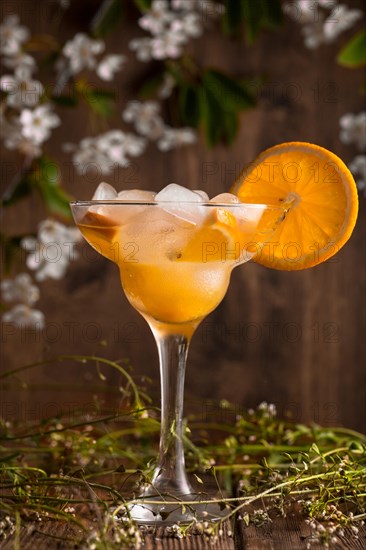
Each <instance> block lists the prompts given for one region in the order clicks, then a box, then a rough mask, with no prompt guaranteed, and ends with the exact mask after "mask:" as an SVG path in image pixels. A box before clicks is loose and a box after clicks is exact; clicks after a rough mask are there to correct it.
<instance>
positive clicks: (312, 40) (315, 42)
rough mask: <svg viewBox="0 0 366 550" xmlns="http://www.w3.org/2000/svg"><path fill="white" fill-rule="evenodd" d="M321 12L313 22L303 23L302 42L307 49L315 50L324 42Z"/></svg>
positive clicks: (322, 15) (323, 18)
mask: <svg viewBox="0 0 366 550" xmlns="http://www.w3.org/2000/svg"><path fill="white" fill-rule="evenodd" d="M324 20H325V16H324V14H323V13H321V14H320V15H319V18H318V20H317V21H316V22H315V23H312V24H308V25H304V26H303V28H302V29H301V33H302V34H303V35H304V44H305V46H306V47H307V48H309V50H315V49H316V48H318V47H319V46H320V45H321V44H324V42H325V35H324Z"/></svg>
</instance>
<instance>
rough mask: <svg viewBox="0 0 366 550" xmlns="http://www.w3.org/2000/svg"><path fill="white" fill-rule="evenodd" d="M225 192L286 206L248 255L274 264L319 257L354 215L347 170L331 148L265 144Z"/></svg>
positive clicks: (313, 261)
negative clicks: (274, 228) (255, 250)
mask: <svg viewBox="0 0 366 550" xmlns="http://www.w3.org/2000/svg"><path fill="white" fill-rule="evenodd" d="M231 192H232V193H234V194H236V195H237V196H238V198H239V199H240V200H241V201H242V202H247V203H259V204H261V203H263V204H272V205H285V206H286V205H288V208H285V212H286V216H285V219H284V221H283V222H282V223H281V224H280V226H279V228H278V229H277V231H276V232H275V234H274V236H273V237H271V239H270V240H269V241H268V242H267V244H266V245H265V246H264V247H263V248H262V249H261V250H260V252H259V253H258V254H257V255H256V256H255V257H254V258H253V259H254V260H255V261H256V262H257V263H260V264H262V265H265V266H267V267H271V268H275V269H283V270H298V269H305V268H308V267H313V266H315V265H317V264H320V263H321V262H324V261H325V260H327V259H328V258H330V257H331V256H333V255H334V254H336V253H337V252H338V251H339V250H340V248H341V247H342V246H343V245H344V244H345V243H346V242H347V241H348V239H349V238H350V236H351V234H352V231H353V228H354V226H355V223H356V219H357V212H358V196H357V187H356V184H355V181H354V179H353V176H352V174H351V172H350V171H349V169H348V168H347V166H346V165H345V164H344V162H343V161H342V160H341V159H340V158H339V157H337V156H336V155H335V154H334V153H332V152H330V151H328V150H327V149H324V148H323V147H319V146H318V145H313V144H311V143H302V142H290V143H282V144H280V145H276V146H275V147H271V148H270V149H267V150H266V151H264V152H263V153H261V154H260V155H259V156H258V157H257V159H256V160H255V161H254V162H253V163H252V164H250V165H249V166H248V167H247V168H246V169H245V170H244V171H243V172H242V174H241V175H240V176H239V178H238V179H237V181H236V182H235V183H234V185H233V187H232V189H231Z"/></svg>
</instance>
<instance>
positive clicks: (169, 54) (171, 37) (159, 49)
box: [151, 28, 187, 59]
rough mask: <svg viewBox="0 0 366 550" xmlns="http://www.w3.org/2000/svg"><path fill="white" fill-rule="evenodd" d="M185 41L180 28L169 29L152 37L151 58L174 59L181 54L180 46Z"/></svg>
mask: <svg viewBox="0 0 366 550" xmlns="http://www.w3.org/2000/svg"><path fill="white" fill-rule="evenodd" d="M186 41H187V40H186V35H185V34H184V33H183V32H182V30H178V29H175V30H174V28H173V29H170V30H168V31H167V32H165V33H164V34H161V35H157V36H156V37H155V38H153V39H152V41H151V49H152V51H151V55H152V57H153V59H167V58H172V59H176V58H177V57H179V56H180V55H181V54H182V46H183V44H185V43H186Z"/></svg>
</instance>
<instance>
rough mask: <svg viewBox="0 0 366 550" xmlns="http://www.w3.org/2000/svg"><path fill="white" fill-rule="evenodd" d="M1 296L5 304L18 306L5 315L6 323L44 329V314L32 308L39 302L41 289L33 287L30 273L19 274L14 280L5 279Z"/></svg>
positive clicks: (2, 283)
mask: <svg viewBox="0 0 366 550" xmlns="http://www.w3.org/2000/svg"><path fill="white" fill-rule="evenodd" d="M1 295H2V299H3V300H4V302H8V303H15V304H16V305H14V306H13V307H12V308H11V309H10V310H8V311H6V312H5V313H4V315H3V321H4V323H12V324H14V325H15V326H17V327H20V328H25V327H32V328H36V329H38V330H41V329H42V328H43V327H44V315H43V313H42V312H41V311H39V310H38V309H34V308H33V307H32V306H33V305H34V304H35V303H36V302H37V301H38V300H39V288H38V287H36V286H35V285H33V283H32V279H31V277H30V275H29V274H28V273H19V275H17V276H16V277H15V278H14V279H4V280H3V281H2V282H1Z"/></svg>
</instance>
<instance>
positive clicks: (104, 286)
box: [1, 0, 366, 430]
mask: <svg viewBox="0 0 366 550" xmlns="http://www.w3.org/2000/svg"><path fill="white" fill-rule="evenodd" d="M347 4H348V5H349V6H354V7H359V8H361V9H362V8H363V2H362V1H361V0H348V1H347ZM49 5H50V2H47V1H46V0H42V1H38V2H29V1H28V0H22V1H18V0H13V1H11V0H5V1H4V2H2V6H1V11H2V15H4V14H6V13H9V12H17V13H20V14H21V15H22V22H23V23H24V24H27V25H29V26H31V28H32V30H33V31H35V32H43V33H45V32H58V33H59V36H60V38H62V39H67V38H71V37H72V36H74V34H75V32H77V31H80V30H86V28H87V21H88V20H90V17H91V16H92V14H93V10H94V8H95V7H96V6H97V5H98V2H94V1H93V2H85V1H81V0H74V1H73V2H72V5H73V7H72V8H71V9H70V11H69V12H66V15H65V18H64V20H63V22H62V24H61V25H60V27H59V29H58V31H57V25H56V23H55V21H53V22H52V18H51V16H50V12H49ZM359 26H361V23H360V24H359ZM137 32H138V31H137V29H136V28H135V27H134V26H133V25H128V24H124V25H123V26H121V28H120V29H118V30H117V31H116V32H114V34H113V35H111V36H110V37H108V40H107V44H108V48H109V50H110V51H111V52H118V53H124V54H128V55H129V62H128V64H127V66H126V68H125V69H124V70H123V72H121V73H120V74H119V75H118V77H117V79H116V81H115V83H114V84H113V86H115V87H116V91H117V92H118V94H119V97H120V107H119V108H118V110H117V111H116V117H115V119H114V120H111V127H115V128H119V127H122V121H121V118H120V114H119V113H120V111H121V108H122V105H123V104H124V103H125V101H126V99H127V98H130V99H131V98H134V97H136V95H134V94H135V91H134V90H135V87H136V85H137V83H138V81H139V79H140V78H141V76H143V74H144V73H145V71H146V70H147V67H146V66H145V65H144V64H142V63H137V62H136V61H135V60H134V56H133V54H132V53H128V41H129V40H130V39H131V37H132V36H135V35H136V34H137ZM351 35H352V31H349V32H347V33H344V34H343V35H342V36H341V38H340V39H339V40H338V41H337V44H336V45H328V46H323V47H321V48H319V49H318V50H315V51H309V50H307V49H306V48H305V47H304V45H303V39H302V37H301V33H300V26H299V25H298V24H296V23H294V22H292V21H290V20H286V22H285V26H284V28H283V29H282V31H280V32H271V33H270V32H268V33H263V34H262V35H261V37H260V39H259V40H258V41H257V42H256V43H255V44H254V45H253V46H251V47H248V46H247V45H246V44H245V41H244V39H243V41H241V42H237V41H232V40H229V39H225V38H222V37H221V35H219V34H218V33H217V32H214V31H210V32H207V33H206V34H205V35H204V36H203V37H202V38H200V39H199V40H196V41H192V44H191V46H190V48H191V49H192V51H193V53H194V55H195V56H196V57H197V58H198V59H199V60H200V61H201V62H202V63H203V64H204V65H206V66H215V67H219V68H221V69H223V70H227V71H228V72H230V73H232V74H235V75H238V76H250V75H258V74H262V75H265V76H266V77H267V82H266V84H265V85H264V88H263V90H262V92H261V93H260V95H259V104H258V107H257V108H256V109H254V110H252V111H250V112H247V113H245V114H243V116H242V124H241V130H240V133H239V135H238V138H237V140H236V142H235V144H234V145H233V146H232V147H231V148H229V149H227V148H225V147H221V146H220V147H216V148H215V149H213V150H207V149H206V147H205V146H204V144H203V141H202V139H200V141H199V142H198V144H197V145H194V146H191V147H186V148H184V149H180V150H178V151H174V152H171V153H168V154H163V153H160V152H159V151H157V149H156V148H155V146H153V145H152V146H150V147H149V149H148V151H147V154H145V155H144V156H143V157H141V158H138V159H137V160H136V162H135V163H134V164H133V166H132V169H125V170H121V171H120V173H119V174H118V177H116V178H114V177H107V178H105V179H106V180H107V181H109V182H111V183H114V184H115V185H116V187H118V188H119V189H123V188H133V187H140V188H145V189H156V190H158V189H160V188H162V187H163V186H165V185H166V184H168V183H170V182H177V183H179V184H181V185H185V186H187V187H190V188H192V189H196V188H202V189H205V190H206V191H207V192H208V193H209V194H210V195H211V196H213V195H214V194H217V193H220V192H223V191H225V190H227V189H228V187H229V186H230V184H231V182H232V181H233V179H234V177H235V174H237V173H238V171H239V170H240V168H241V167H242V166H243V165H244V164H245V163H246V162H249V161H250V160H252V159H253V158H254V157H255V156H256V155H257V153H258V152H260V151H261V150H263V149H265V148H266V147H269V146H271V145H274V144H276V143H280V142H283V141H290V140H303V141H310V142H315V143H318V144H320V145H323V146H325V147H327V148H329V149H331V150H333V151H334V152H335V153H337V154H338V155H340V156H341V157H342V158H343V159H344V160H345V161H346V162H349V161H350V160H351V159H352V158H353V157H354V156H355V154H356V153H357V151H356V149H355V148H354V147H352V146H344V145H342V144H341V143H340V141H339V138H338V136H339V118H340V116H341V115H343V114H344V113H347V112H359V111H361V110H362V109H364V96H363V95H362V93H361V92H360V88H361V84H362V80H363V78H364V74H363V73H362V70H357V71H350V70H346V69H344V68H341V67H339V66H337V65H336V63H335V57H336V54H337V52H338V51H339V48H340V47H341V45H342V44H344V43H345V42H346V41H347V39H348V38H349V37H350V36H351ZM60 114H61V116H62V127H60V128H58V129H56V131H54V133H53V137H52V139H51V141H50V142H49V143H47V152H48V153H49V154H50V155H51V156H54V157H55V158H57V159H59V160H60V162H61V164H62V166H63V168H64V184H65V186H66V188H67V189H68V190H69V191H70V192H71V193H72V194H73V195H74V196H75V197H76V198H79V199H87V198H90V197H91V195H92V193H93V190H94V188H95V187H96V185H97V183H98V181H97V180H96V179H95V178H93V177H91V176H90V177H88V178H82V177H79V176H77V175H76V174H75V173H73V172H71V173H68V170H67V163H69V162H70V160H71V159H70V157H68V156H67V155H65V154H64V153H62V152H61V143H63V142H64V141H73V142H76V141H78V140H79V139H81V138H82V137H85V135H89V134H90V133H91V128H90V127H89V125H88V119H87V114H86V111H85V112H78V114H77V115H76V114H75V111H74V110H66V109H65V110H64V111H62V112H60ZM3 158H4V159H5V160H6V161H7V162H10V163H14V164H13V166H14V167H15V166H16V162H17V159H16V156H15V155H12V154H10V153H9V152H8V151H4V157H3ZM207 163H211V164H209V165H208V164H207ZM208 166H209V171H210V172H211V174H210V175H207V167H208ZM14 169H15V168H14ZM3 173H4V172H3ZM6 183H7V182H6V178H5V177H3V178H2V182H1V184H2V186H5V185H6ZM365 203H366V201H365V198H364V197H362V196H361V197H360V215H359V220H358V223H357V226H356V229H355V232H354V234H353V236H352V238H351V240H350V242H349V243H348V244H347V246H346V247H345V248H344V249H343V250H342V251H341V252H340V253H339V254H338V255H337V257H336V258H334V259H333V260H330V261H328V262H327V263H325V264H323V265H320V266H319V267H316V268H314V269H311V270H307V271H303V272H294V273H286V272H277V271H271V270H268V269H266V268H264V267H261V266H258V265H255V264H247V265H246V266H242V267H241V268H239V269H237V270H236V271H235V272H234V274H233V277H232V283H231V286H230V289H229V292H228V294H227V296H226V298H225V300H224V301H223V303H222V304H221V305H220V306H219V307H218V308H217V310H216V311H215V312H214V313H212V314H211V315H210V316H209V317H208V318H207V319H206V321H205V322H204V323H203V324H202V325H201V327H200V328H199V329H198V331H197V333H196V335H195V336H194V339H193V341H192V346H191V352H190V358H189V365H188V371H187V383H186V390H187V391H186V405H187V410H196V411H198V412H199V413H200V414H202V416H203V418H209V417H211V416H212V415H213V414H215V406H213V405H212V404H211V403H210V400H212V399H219V398H226V399H228V400H230V401H231V402H233V403H234V405H235V408H236V410H237V412H240V410H241V409H242V408H243V407H244V406H254V405H256V404H258V403H259V402H261V401H262V400H266V401H268V402H274V403H276V405H277V407H278V409H279V413H280V414H281V415H287V416H289V417H291V418H293V419H294V420H296V421H300V422H308V421H315V422H319V423H321V424H324V425H327V426H334V425H338V424H341V425H346V426H348V427H351V428H355V429H359V430H364V429H365V416H366V415H365V412H366V410H365V402H366V392H365V388H366V384H365V382H366V380H365V372H366V370H365V365H366V353H365V349H366V348H365V341H366V338H365V335H366V330H365V328H366V327H365V310H366V308H365V305H366V303H365V301H366V300H365V296H366V261H365V257H366V255H365V252H366V234H365V219H366V211H365V210H366V208H365V206H366V204H365ZM43 216H44V213H43V211H42V207H41V206H40V205H39V204H38V203H36V202H34V201H32V200H29V201H25V202H23V203H22V205H21V206H20V205H19V206H17V207H16V208H12V209H9V210H8V211H7V212H6V216H5V217H4V219H3V220H2V224H3V229H4V230H6V231H7V232H9V233H14V234H15V233H19V232H27V231H34V230H35V228H36V224H37V222H38V221H39V219H41V218H42V217H43ZM81 252H82V258H81V259H80V260H79V261H77V262H75V263H74V264H72V265H71V266H70V269H69V271H68V274H67V276H66V277H65V278H64V279H62V280H61V281H53V280H49V281H46V282H44V283H42V284H41V295H42V298H41V300H40V302H39V307H40V309H42V310H43V311H44V312H45V313H46V316H47V327H46V330H45V331H44V333H43V334H41V335H39V336H38V337H36V336H35V335H32V334H26V333H24V332H21V331H17V330H13V329H12V328H11V327H9V326H5V327H3V329H2V355H1V369H2V370H8V369H10V368H11V367H17V366H21V365H24V364H26V363H29V362H33V361H38V360H42V359H43V358H47V357H53V356H56V355H58V354H60V353H77V354H92V353H99V354H102V355H104V356H106V357H108V358H111V359H118V358H128V359H129V360H130V362H131V364H132V365H133V367H134V370H135V372H136V373H137V374H139V375H148V376H150V377H151V378H152V379H153V381H154V383H155V384H157V382H158V363H157V354H156V351H155V345H154V341H153V337H152V334H151V333H150V330H149V328H148V326H147V324H146V323H145V321H144V320H143V319H142V318H141V317H140V316H139V315H138V314H137V313H136V312H135V311H134V310H132V308H131V307H130V306H129V304H128V303H127V300H126V299H125V297H124V296H123V295H122V292H121V288H120V282H119V277H118V272H117V268H116V267H115V266H114V265H112V264H111V263H109V262H108V261H107V260H104V259H103V258H101V257H97V256H96V255H94V254H93V253H91V252H90V251H89V249H87V248H86V247H82V249H81ZM100 340H106V342H107V346H106V347H101V346H100V345H99V344H98V341H100ZM105 372H106V374H108V380H109V382H108V384H109V386H110V388H112V389H113V388H116V387H117V385H118V376H117V374H115V373H114V372H110V373H107V371H105ZM60 385H62V389H60V387H59V386H60ZM56 386H57V387H56ZM97 386H98V387H99V389H98V387H97ZM12 388H13V389H9V387H8V386H4V387H3V389H2V393H1V414H3V415H5V416H7V417H12V416H18V417H19V418H21V419H37V418H39V417H41V416H47V415H49V414H54V413H56V412H58V411H60V410H61V409H63V410H64V411H66V412H67V411H68V410H70V411H71V410H72V408H73V407H74V406H75V405H77V404H83V406H84V407H85V409H86V410H87V409H90V410H91V411H92V410H93V396H94V395H95V394H96V393H97V394H98V396H99V398H100V399H103V398H105V399H107V400H109V399H110V395H109V393H108V385H107V384H101V383H100V382H98V378H97V375H96V373H95V370H94V369H93V368H92V369H87V368H85V367H83V366H80V365H79V366H75V365H72V364H70V365H63V366H60V365H58V364H52V365H46V366H42V367H39V368H37V369H34V370H32V371H29V372H28V373H24V374H22V375H21V376H20V377H19V378H18V379H17V380H16V381H15V382H14V383H13V385H12ZM216 413H217V410H216ZM218 414H220V413H218ZM70 415H71V412H70ZM230 415H231V416H230ZM230 415H229V413H228V414H227V415H226V416H225V415H224V417H223V418H222V419H223V420H227V421H233V419H234V416H233V415H232V413H230Z"/></svg>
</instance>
